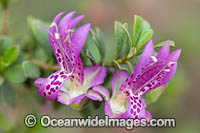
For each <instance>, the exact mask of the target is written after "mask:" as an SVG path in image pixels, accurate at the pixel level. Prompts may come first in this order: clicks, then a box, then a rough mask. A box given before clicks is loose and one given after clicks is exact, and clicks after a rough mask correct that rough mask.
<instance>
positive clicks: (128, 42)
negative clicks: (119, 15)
mask: <svg viewBox="0 0 200 133" xmlns="http://www.w3.org/2000/svg"><path fill="white" fill-rule="evenodd" d="M121 28H122V30H123V31H124V32H125V33H126V37H127V42H126V55H128V53H129V52H130V48H131V46H132V40H131V36H130V33H129V32H128V24H127V23H124V24H123V25H122V27H121Z"/></svg>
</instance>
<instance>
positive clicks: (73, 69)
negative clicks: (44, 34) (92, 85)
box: [34, 11, 91, 101]
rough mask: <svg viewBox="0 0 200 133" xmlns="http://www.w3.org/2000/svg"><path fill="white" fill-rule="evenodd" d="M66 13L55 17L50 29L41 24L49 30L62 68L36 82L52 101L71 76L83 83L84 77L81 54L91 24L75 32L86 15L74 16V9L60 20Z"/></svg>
mask: <svg viewBox="0 0 200 133" xmlns="http://www.w3.org/2000/svg"><path fill="white" fill-rule="evenodd" d="M64 13H65V11H64V12H61V13H59V14H58V15H57V16H56V17H55V18H54V20H53V22H52V24H51V25H50V27H49V29H47V28H45V27H42V26H39V27H41V28H43V29H45V30H47V31H48V33H49V41H50V44H51V46H52V49H53V52H54V54H55V57H56V59H57V62H58V65H59V67H60V70H58V71H57V72H55V73H53V74H51V75H50V76H49V77H48V78H38V79H36V80H35V82H34V85H36V86H37V87H39V90H38V94H39V95H41V96H44V97H45V98H47V99H48V100H50V101H53V100H55V99H56V97H57V95H58V92H59V90H60V89H61V87H62V86H63V85H64V82H65V81H66V80H67V79H69V78H70V79H71V80H72V81H73V80H74V79H73V77H76V80H77V81H79V82H80V84H82V83H83V77H84V75H83V65H82V61H81V59H80V57H79V55H80V51H81V49H82V48H83V46H84V43H85V41H86V39H87V35H88V32H89V30H90V26H91V24H90V23H88V24H84V25H82V26H81V27H79V28H78V29H77V30H76V31H74V32H73V29H74V27H75V26H76V25H77V24H78V23H79V21H80V20H81V19H82V18H83V17H84V16H85V15H81V16H78V17H75V18H73V17H74V15H75V13H76V12H75V11H73V12H70V13H68V14H66V15H65V16H64V17H63V18H62V19H61V20H60V18H61V17H62V15H63V14H64ZM72 32H73V33H72ZM77 75H78V76H77ZM74 82H75V81H74Z"/></svg>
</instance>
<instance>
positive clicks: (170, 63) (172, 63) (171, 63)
mask: <svg viewBox="0 0 200 133" xmlns="http://www.w3.org/2000/svg"><path fill="white" fill-rule="evenodd" d="M174 64H176V62H169V64H168V66H171V65H174Z"/></svg>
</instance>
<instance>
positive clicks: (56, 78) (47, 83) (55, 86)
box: [35, 70, 67, 101]
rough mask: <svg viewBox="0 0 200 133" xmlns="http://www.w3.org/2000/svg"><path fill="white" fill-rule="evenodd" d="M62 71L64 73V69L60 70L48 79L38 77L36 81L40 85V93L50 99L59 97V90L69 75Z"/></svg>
mask: <svg viewBox="0 0 200 133" xmlns="http://www.w3.org/2000/svg"><path fill="white" fill-rule="evenodd" d="M60 73H63V71H61V70H59V71H57V72H55V73H53V74H52V75H50V76H49V77H48V78H46V79H44V78H39V79H37V80H36V81H35V85H36V86H39V89H38V94H39V95H41V96H44V97H45V98H47V99H48V100H49V101H54V100H55V99H56V97H57V93H58V91H59V90H60V88H61V87H62V85H63V83H64V81H65V80H66V79H67V76H66V75H65V74H64V73H63V74H60ZM39 80H41V81H39Z"/></svg>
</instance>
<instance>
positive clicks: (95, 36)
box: [90, 28, 105, 61]
mask: <svg viewBox="0 0 200 133" xmlns="http://www.w3.org/2000/svg"><path fill="white" fill-rule="evenodd" d="M90 33H91V36H92V40H93V41H94V42H95V44H96V46H97V48H98V50H99V52H100V54H101V61H103V60H104V56H105V44H104V37H103V32H101V30H100V29H99V28H95V29H94V30H93V29H90Z"/></svg>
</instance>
